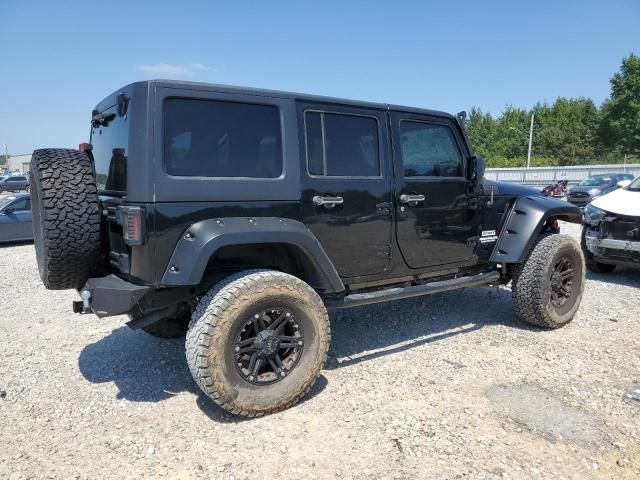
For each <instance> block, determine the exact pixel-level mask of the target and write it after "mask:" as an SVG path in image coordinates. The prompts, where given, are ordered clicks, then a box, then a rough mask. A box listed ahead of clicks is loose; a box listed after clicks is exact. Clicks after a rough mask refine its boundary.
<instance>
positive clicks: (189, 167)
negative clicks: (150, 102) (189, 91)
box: [164, 98, 283, 178]
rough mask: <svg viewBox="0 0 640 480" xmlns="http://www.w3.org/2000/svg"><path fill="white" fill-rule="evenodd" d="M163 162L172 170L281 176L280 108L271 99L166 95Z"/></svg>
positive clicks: (184, 173) (177, 173)
mask: <svg viewBox="0 0 640 480" xmlns="http://www.w3.org/2000/svg"><path fill="white" fill-rule="evenodd" d="M164 164H165V170H166V172H167V173H168V174H169V175H172V176H186V177H222V178H224V177H227V178H277V177H280V176H281V175H282V172H283V156H282V131H281V121H280V110H279V109H278V107H276V106H273V105H260V104H250V103H237V102H227V101H218V100H199V99H183V98H169V99H167V100H166V101H165V103H164Z"/></svg>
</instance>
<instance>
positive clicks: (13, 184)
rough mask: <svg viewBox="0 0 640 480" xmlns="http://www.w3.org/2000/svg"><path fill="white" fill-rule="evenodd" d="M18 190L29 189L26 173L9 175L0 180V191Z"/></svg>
mask: <svg viewBox="0 0 640 480" xmlns="http://www.w3.org/2000/svg"><path fill="white" fill-rule="evenodd" d="M20 190H25V191H29V177H27V176H26V175H11V176H9V177H6V178H5V179H4V180H0V193H1V192H18V191H20Z"/></svg>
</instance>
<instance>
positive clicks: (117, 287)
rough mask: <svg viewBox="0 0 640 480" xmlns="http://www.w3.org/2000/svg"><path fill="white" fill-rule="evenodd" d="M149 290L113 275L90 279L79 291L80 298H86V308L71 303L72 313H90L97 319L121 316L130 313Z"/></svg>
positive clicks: (81, 303)
mask: <svg viewBox="0 0 640 480" xmlns="http://www.w3.org/2000/svg"><path fill="white" fill-rule="evenodd" d="M149 290H151V289H150V288H149V287H146V286H144V285H135V284H133V283H129V282H127V281H126V280H123V279H121V278H120V277H117V276H115V275H107V276H106V277H97V278H90V279H89V280H87V283H85V285H84V287H82V289H81V290H80V296H81V297H82V298H83V299H84V298H85V297H84V296H83V295H86V297H87V299H86V304H87V305H86V307H88V308H85V305H83V302H73V311H74V312H76V313H89V311H92V312H93V313H95V314H96V315H98V317H108V316H112V315H121V314H124V313H128V312H130V311H131V310H132V309H133V308H134V307H135V306H136V304H137V303H138V302H139V301H140V299H142V297H143V296H144V295H145V294H146V293H147V292H149ZM88 310H89V311H88Z"/></svg>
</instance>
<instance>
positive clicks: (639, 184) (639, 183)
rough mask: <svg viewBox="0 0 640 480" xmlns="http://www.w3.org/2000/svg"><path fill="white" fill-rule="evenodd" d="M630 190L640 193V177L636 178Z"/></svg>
mask: <svg viewBox="0 0 640 480" xmlns="http://www.w3.org/2000/svg"><path fill="white" fill-rule="evenodd" d="M629 190H634V191H636V192H637V191H640V177H638V178H636V179H635V180H634V181H633V182H631V185H629Z"/></svg>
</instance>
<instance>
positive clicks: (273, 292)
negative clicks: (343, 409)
mask: <svg viewBox="0 0 640 480" xmlns="http://www.w3.org/2000/svg"><path fill="white" fill-rule="evenodd" d="M273 306H279V307H282V308H286V309H290V310H292V311H294V312H295V316H296V317H298V318H299V319H300V320H299V321H301V322H303V326H304V337H305V343H304V347H303V349H302V353H301V355H300V357H299V360H298V362H297V364H296V366H295V367H294V368H292V369H291V371H290V372H289V374H288V375H287V376H286V377H285V378H282V379H281V380H278V381H276V383H272V384H267V385H255V384H252V383H250V382H248V381H247V380H246V379H245V378H243V377H242V376H241V374H240V373H239V372H238V369H237V367H236V359H235V357H234V350H233V341H234V335H235V332H236V331H237V329H238V328H242V325H244V323H245V322H246V320H247V318H251V317H252V316H253V315H254V312H257V311H261V310H263V309H265V308H271V307H273ZM330 340H331V331H330V326H329V318H328V315H327V310H326V308H325V306H324V304H323V302H322V300H321V299H320V297H319V296H318V294H317V293H316V292H315V291H314V290H313V289H312V288H311V287H310V286H309V285H307V284H306V283H305V282H303V281H302V280H300V279H299V278H296V277H294V276H291V275H288V274H286V273H282V272H277V271H273V270H248V271H244V272H239V273H237V274H234V275H231V276H230V277H228V278H226V279H225V280H223V281H221V282H220V283H219V284H217V285H215V286H214V287H212V289H211V290H210V291H209V292H208V293H207V295H206V296H204V297H203V298H202V300H201V301H200V303H199V304H198V307H197V308H196V311H195V312H194V314H193V316H192V319H191V322H190V324H189V330H188V332H187V338H186V356H187V363H188V365H189V369H190V370H191V374H192V375H193V378H194V380H195V381H196V383H197V384H198V386H199V387H200V388H201V389H202V391H203V392H204V393H205V394H206V395H207V396H208V397H209V398H210V399H211V400H213V401H214V402H215V403H216V404H217V405H219V406H220V407H222V408H224V409H225V410H227V411H229V412H231V413H233V414H235V415H239V416H243V417H260V416H263V415H266V414H270V413H275V412H279V411H281V410H285V409H287V408H289V407H291V406H292V405H294V404H295V403H297V402H298V401H299V400H300V399H301V398H302V397H303V396H304V395H305V394H306V393H307V392H308V391H309V389H310V388H311V386H312V385H313V383H314V382H315V381H316V379H317V378H318V376H319V375H320V370H321V369H322V367H323V365H324V363H325V360H326V358H327V351H328V349H329V343H330Z"/></svg>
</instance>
